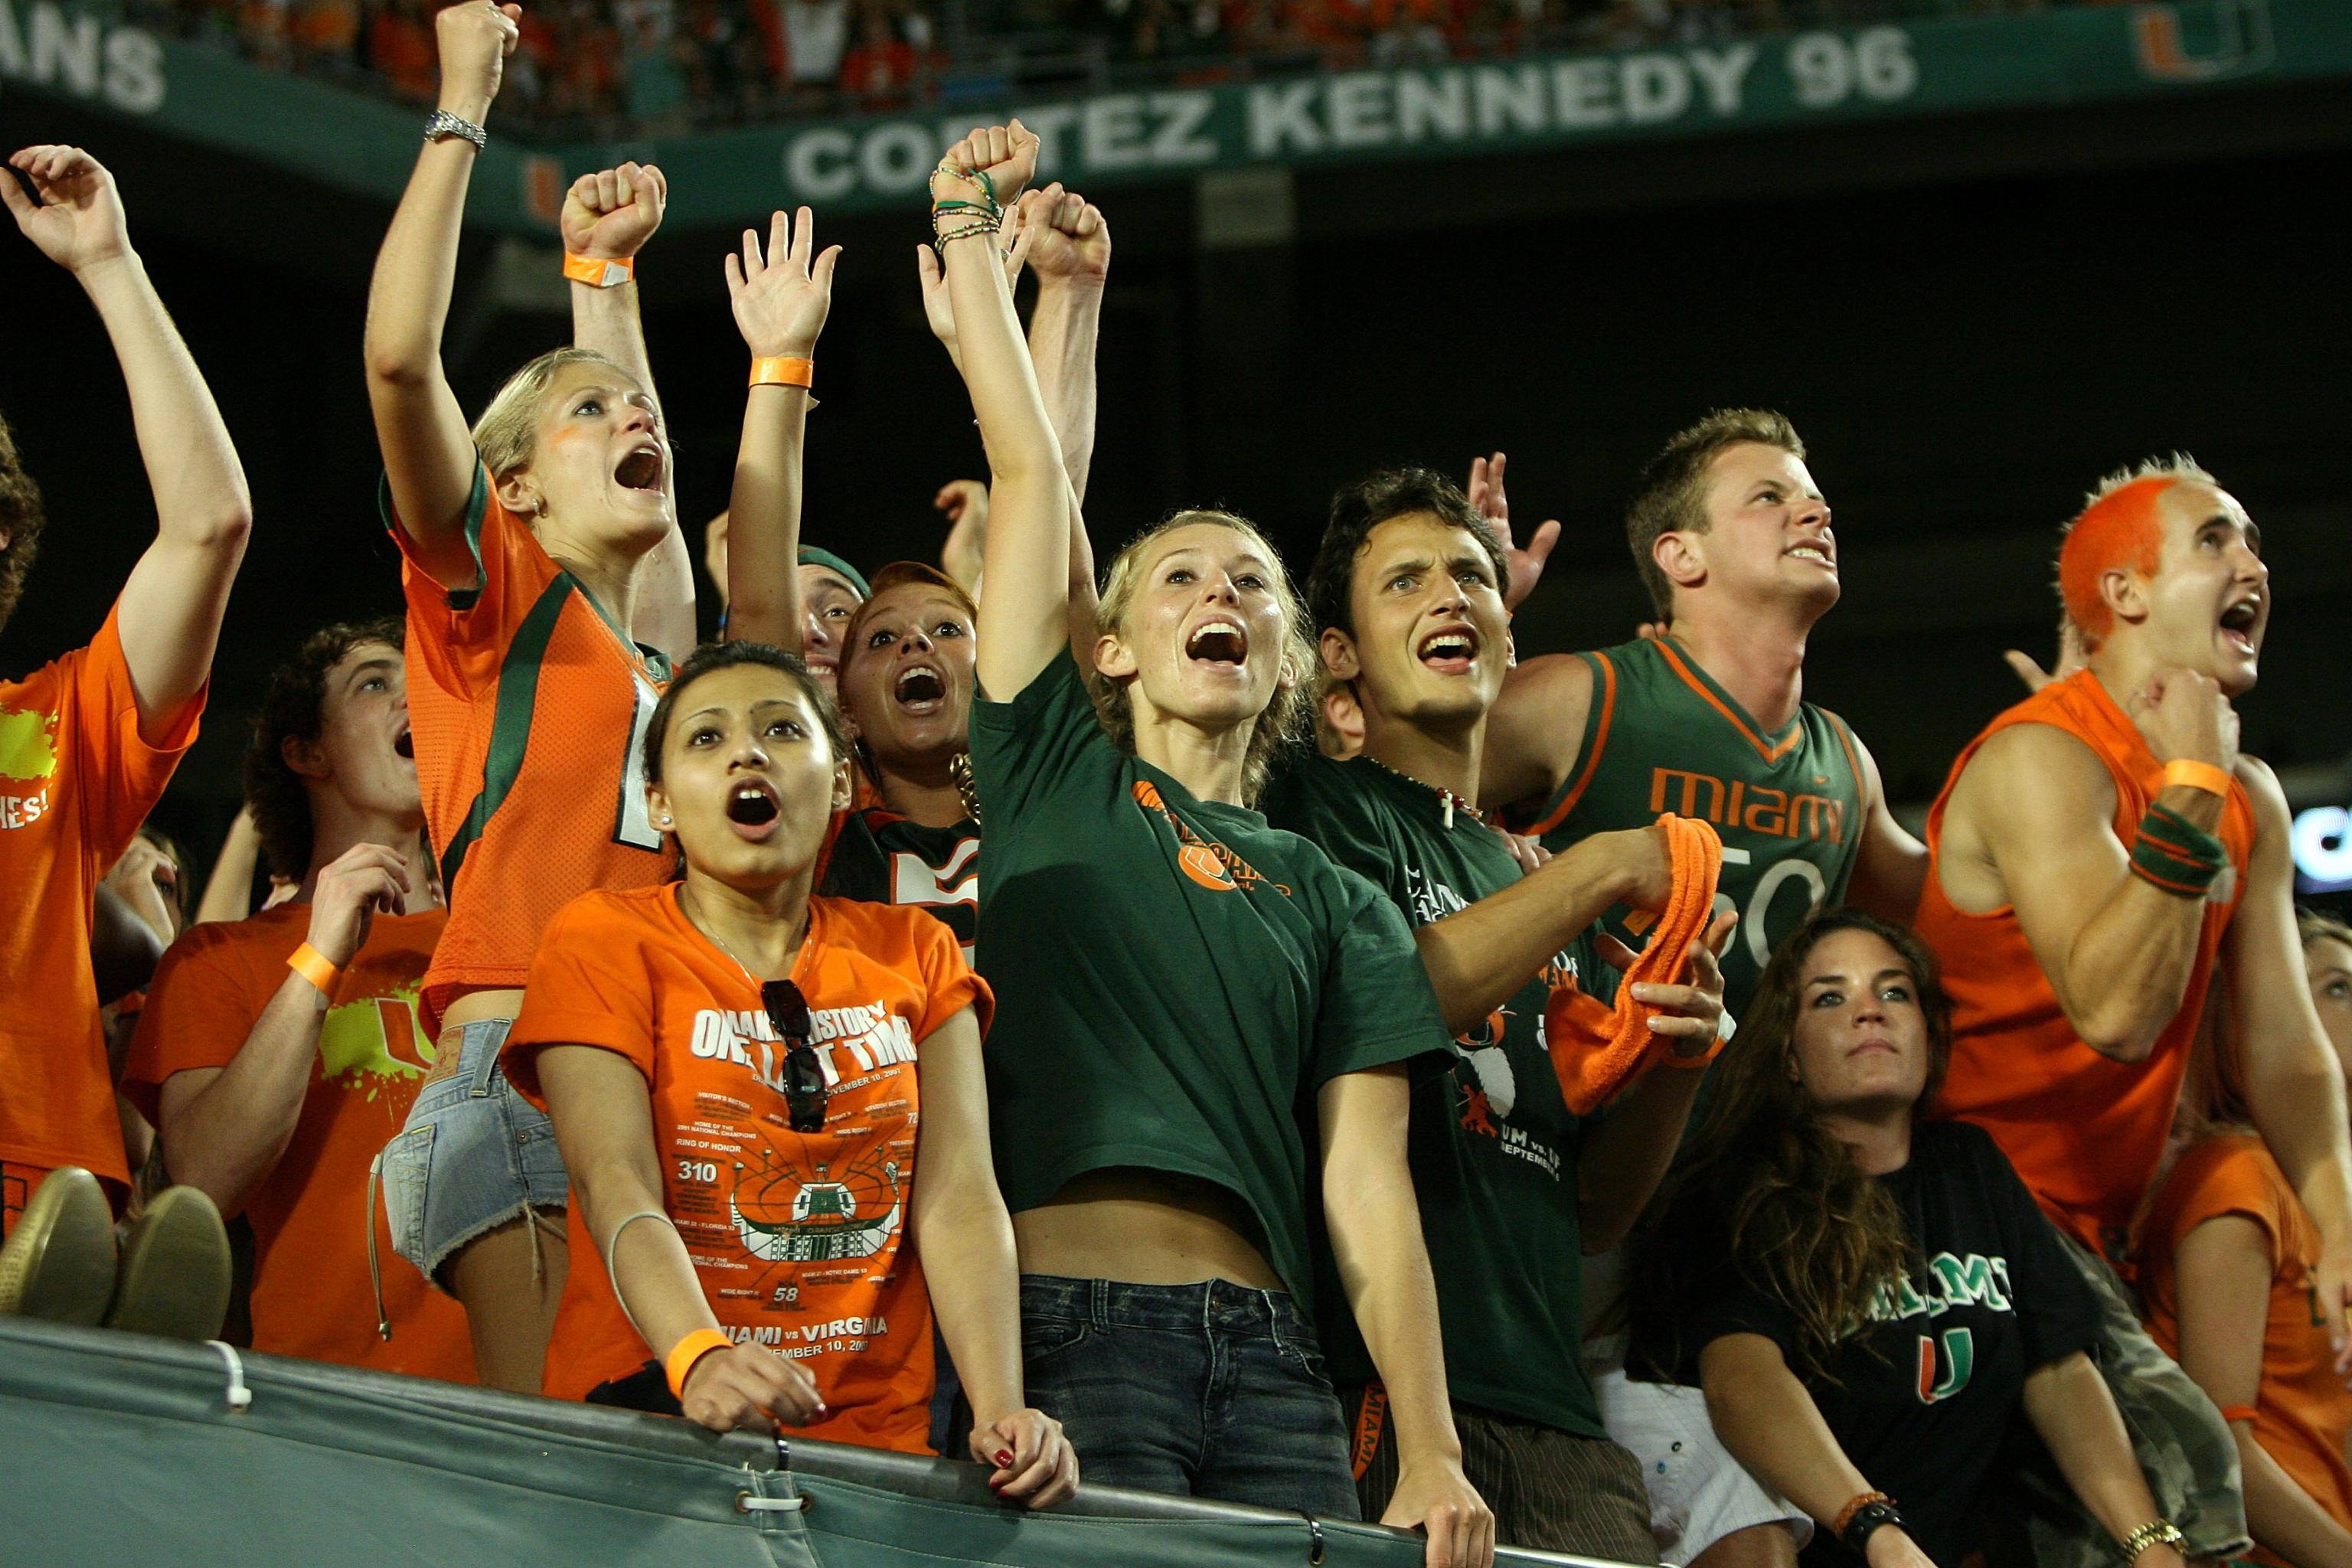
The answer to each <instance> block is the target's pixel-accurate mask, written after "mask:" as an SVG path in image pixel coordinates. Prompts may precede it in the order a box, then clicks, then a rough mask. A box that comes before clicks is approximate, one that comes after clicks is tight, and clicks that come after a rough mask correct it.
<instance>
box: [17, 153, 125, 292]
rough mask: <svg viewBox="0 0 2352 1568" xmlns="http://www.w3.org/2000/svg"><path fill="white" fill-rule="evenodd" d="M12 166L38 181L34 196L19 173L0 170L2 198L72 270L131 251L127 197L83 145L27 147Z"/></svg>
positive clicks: (45, 250)
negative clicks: (125, 209)
mask: <svg viewBox="0 0 2352 1568" xmlns="http://www.w3.org/2000/svg"><path fill="white" fill-rule="evenodd" d="M8 166H9V167H10V168H12V169H15V170H17V171H19V172H20V173H22V174H24V175H25V176H26V178H27V179H29V180H31V181H32V182H33V192H34V194H33V195H26V194H25V187H24V185H23V184H20V183H19V182H18V180H17V179H16V175H15V174H0V200H5V201H6V203H7V204H8V212H9V216H12V217H14V218H15V219H16V226H17V227H18V228H20V229H22V230H23V231H24V234H25V237H26V239H29V240H31V241H32V242H33V243H34V244H35V245H37V246H38V247H40V248H41V254H42V255H44V256H46V257H47V258H49V259H50V260H52V261H54V262H56V263H57V264H58V266H60V267H62V268H66V269H67V270H68V271H69V272H79V271H81V270H82V269H83V268H87V267H91V266H95V265H97V264H98V263H100V262H102V261H111V260H114V259H116V258H120V257H122V256H127V255H129V254H130V251H131V231H130V229H129V227H128V226H126V225H125V224H124V222H123V216H122V197H121V195H119V194H117V193H116V191H115V188H114V176H113V175H111V174H108V173H107V172H106V165H105V164H103V163H100V162H99V161H98V160H97V159H95V158H93V157H91V156H90V155H89V153H85V152H83V151H82V150H81V149H80V148H79V147H58V146H41V147H26V148H25V149H24V150H22V151H21V152H19V153H16V155H14V156H13V157H11V158H10V159H9V160H8Z"/></svg>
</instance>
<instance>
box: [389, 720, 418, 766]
mask: <svg viewBox="0 0 2352 1568" xmlns="http://www.w3.org/2000/svg"><path fill="white" fill-rule="evenodd" d="M392 752H393V755H394V756H396V757H404V758H406V759H407V760H408V761H410V762H412V763H413V762H415V760H416V737H415V734H413V733H412V732H411V731H410V730H409V728H408V726H407V725H405V724H403V725H402V726H401V727H400V733H399V734H397V735H394V737H393V738H392Z"/></svg>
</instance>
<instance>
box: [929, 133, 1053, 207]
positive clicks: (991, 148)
mask: <svg viewBox="0 0 2352 1568" xmlns="http://www.w3.org/2000/svg"><path fill="white" fill-rule="evenodd" d="M940 170H941V171H942V172H941V173H940V174H939V175H938V176H937V177H936V178H935V179H934V180H933V181H932V184H931V198H932V200H933V201H940V200H946V199H952V200H956V201H967V202H969V201H979V200H981V199H982V195H983V193H982V188H981V185H980V184H979V182H978V181H976V180H972V179H970V178H968V177H967V176H968V175H970V174H971V173H972V172H973V171H975V170H977V171H978V172H980V173H981V174H986V175H987V176H988V180H989V188H990V189H991V190H992V191H993V192H994V194H995V196H996V202H997V205H999V206H1001V207H1003V208H1005V209H1007V210H1008V211H1009V210H1010V209H1011V208H1012V206H1013V203H1015V202H1017V201H1019V200H1020V199H1021V193H1022V192H1023V191H1024V190H1026V189H1028V187H1029V182H1030V180H1031V179H1033V178H1034V177H1035V175H1036V173H1037V136H1036V133H1035V132H1033V131H1031V130H1030V129H1029V128H1028V127H1027V126H1025V125H1024V124H1022V123H1021V121H1018V120H1015V121H1013V122H1012V123H1011V124H1010V125H992V126H989V127H987V128H985V129H983V130H978V131H974V132H972V133H971V135H969V136H967V137H965V138H964V139H963V140H962V141H961V142H957V143H956V144H955V145H954V146H952V147H950V148H949V149H948V152H947V156H946V157H944V158H942V159H940Z"/></svg>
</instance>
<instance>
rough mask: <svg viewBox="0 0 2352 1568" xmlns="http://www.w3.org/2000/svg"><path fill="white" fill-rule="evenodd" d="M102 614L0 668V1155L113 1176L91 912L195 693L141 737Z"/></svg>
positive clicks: (112, 628) (113, 633)
mask: <svg viewBox="0 0 2352 1568" xmlns="http://www.w3.org/2000/svg"><path fill="white" fill-rule="evenodd" d="M115 615H116V612H114V611H109V612H108V614H107V617H106V624H105V625H104V626H101V627H100V628H99V633H98V637H97V638H96V639H95V640H93V641H92V642H91V643H90V645H89V647H84V648H78V649H76V650H75V651H73V652H72V653H69V654H68V655H66V656H65V657H64V658H60V659H58V661H57V662H56V663H54V664H48V665H44V666H43V667H42V668H39V669H37V670H35V671H34V672H33V673H32V674H30V675H28V676H26V678H25V679H22V680H0V996H5V997H6V998H7V1005H6V1006H5V1007H0V1161H7V1162H9V1163H14V1164H19V1165H36V1166H47V1167H50V1168H55V1167H57V1166H59V1165H80V1166H83V1167H85V1168H87V1169H89V1171H91V1172H93V1173H96V1174H98V1175H100V1176H105V1177H108V1178H110V1179H111V1180H113V1181H116V1182H121V1183H123V1184H129V1182H130V1180H131V1172H130V1169H129V1167H128V1166H127V1165H126V1164H125V1163H124V1161H123V1158H122V1124H121V1121H119V1120H117V1118H116V1116H115V1110H114V1083H113V1079H112V1077H111V1075H110V1074H109V1072H108V1071H107V1066H106V1043H105V1040H104V1038H103V1037H102V1036H101V1035H100V1031H99V1022H98V1005H99V1000H100V999H99V994H98V976H97V975H96V973H94V972H93V971H92V970H91V968H90V955H89V925H90V919H91V911H92V908H93V901H94V900H96V899H97V897H98V884H99V879H100V878H102V877H104V876H105V875H106V869H107V868H108V867H110V866H111V865H113V864H114V862H115V861H116V860H117V859H118V858H121V854H122V852H123V850H125V849H127V848H129V847H130V846H131V836H132V835H134V834H135V833H137V832H138V831H139V825H140V824H141V823H142V822H144V821H145V820H146V819H147V813H148V811H149V810H150V809H151V808H152V807H153V805H154V804H155V802H156V799H157V798H158V797H159V796H161V795H163V786H164V785H165V784H169V783H170V782H171V779H172V770H173V769H174V768H176V767H178V766H179V765H180V758H181V757H182V756H183V755H184V754H185V753H186V752H187V749H188V746H189V743H190V742H193V741H194V740H195V738H196V721H197V718H198V716H199V715H200V714H201V713H202V712H203V710H204V705H205V699H204V694H203V693H202V692H199V693H198V694H197V696H196V699H195V700H194V701H193V702H191V703H189V704H188V710H187V713H186V714H185V715H184V717H183V718H182V719H181V721H180V723H179V727H178V729H177V730H176V731H174V732H173V733H172V734H170V735H167V736H165V737H163V742H162V743H161V744H160V745H152V746H151V745H149V744H148V743H147V742H145V741H142V740H141V739H140V737H139V703H138V699H137V698H136V697H135V696H134V695H133V694H132V692H131V667H130V666H129V665H128V664H126V663H125V662H124V661H123V657H122V638H121V634H120V633H119V632H118V631H117V629H116V625H115Z"/></svg>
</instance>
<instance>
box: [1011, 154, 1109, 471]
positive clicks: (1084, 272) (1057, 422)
mask: <svg viewBox="0 0 2352 1568" xmlns="http://www.w3.org/2000/svg"><path fill="white" fill-rule="evenodd" d="M1021 203H1022V205H1023V207H1024V209H1025V211H1024V218H1023V227H1024V229H1026V230H1027V231H1028V232H1029V233H1030V235H1031V240H1030V245H1029V270H1030V272H1031V273H1032V274H1033V275H1034V277H1035V278H1036V279H1037V303H1036V306H1035V308H1034V310H1031V311H1030V313H1029V357H1030V359H1031V361H1032V362H1033V363H1034V364H1035V365H1036V367H1037V391H1038V394H1039V395H1040V396H1042V397H1043V398H1044V399H1045V413H1046V416H1047V417H1048V418H1050V419H1051V420H1052V421H1053V422H1054V435H1055V438H1056V439H1057V440H1059V441H1060V442H1061V444H1062V468H1063V469H1064V471H1065V472H1066V473H1067V474H1068V475H1069V476H1070V494H1071V496H1072V497H1073V498H1074V502H1075V504H1080V505H1083V504H1084V503H1085V501H1086V499H1087V473H1088V471H1089V470H1090V469H1091V468H1093V466H1094V457H1095V407H1096V384H1095V347H1096V344H1097V342H1099V341H1100V339H1101V335H1102V304H1103V288H1104V286H1105V285H1106V284H1107V283H1108V281H1109V280H1110V225H1109V223H1108V222H1107V221H1106V220H1105V219H1104V217H1103V215H1102V211H1101V209H1100V208H1098V207H1097V206H1096V205H1094V204H1093V203H1092V202H1089V201H1088V200H1087V199H1086V197H1084V196H1081V195H1076V194H1075V193H1073V192H1069V191H1065V190H1064V189H1063V188H1062V187H1061V186H1060V185H1058V184H1055V185H1047V186H1046V187H1045V189H1044V190H1042V191H1031V192H1030V193H1028V194H1027V195H1024V196H1023V197H1022V198H1021Z"/></svg>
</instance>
